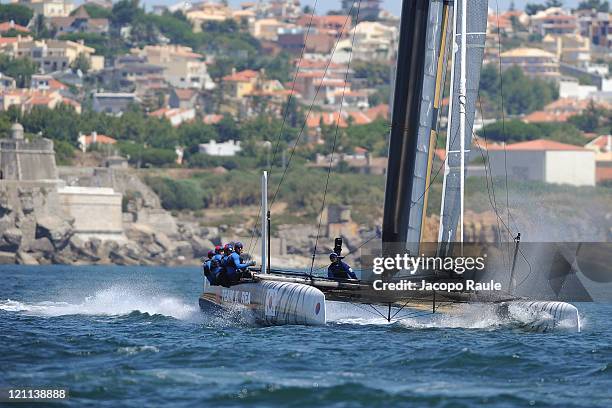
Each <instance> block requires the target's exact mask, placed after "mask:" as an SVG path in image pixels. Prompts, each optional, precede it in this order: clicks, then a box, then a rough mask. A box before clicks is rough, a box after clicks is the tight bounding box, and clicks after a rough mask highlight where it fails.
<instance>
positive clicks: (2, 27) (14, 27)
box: [0, 20, 30, 34]
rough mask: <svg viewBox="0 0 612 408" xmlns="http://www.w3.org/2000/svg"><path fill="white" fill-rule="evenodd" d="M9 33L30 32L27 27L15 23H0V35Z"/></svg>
mask: <svg viewBox="0 0 612 408" xmlns="http://www.w3.org/2000/svg"><path fill="white" fill-rule="evenodd" d="M10 31H17V32H20V33H29V32H30V30H28V28H27V27H24V26H22V25H20V24H17V23H15V22H14V21H13V20H11V21H5V22H3V23H0V34H5V33H8V32H10Z"/></svg>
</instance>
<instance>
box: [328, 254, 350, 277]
mask: <svg viewBox="0 0 612 408" xmlns="http://www.w3.org/2000/svg"><path fill="white" fill-rule="evenodd" d="M342 258H343V257H341V256H338V254H337V253H335V252H332V253H331V254H329V260H330V261H331V264H330V265H329V267H328V268H327V277H328V278H330V279H357V275H355V272H353V269H351V267H350V266H349V265H348V264H347V263H344V262H342Z"/></svg>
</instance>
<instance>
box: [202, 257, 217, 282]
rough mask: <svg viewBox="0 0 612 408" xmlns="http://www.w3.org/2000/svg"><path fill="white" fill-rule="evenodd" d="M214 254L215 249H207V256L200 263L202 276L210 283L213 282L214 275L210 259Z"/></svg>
mask: <svg viewBox="0 0 612 408" xmlns="http://www.w3.org/2000/svg"><path fill="white" fill-rule="evenodd" d="M214 256H215V251H212V250H211V251H208V257H207V259H205V260H204V263H203V264H202V270H203V271H204V276H206V279H208V282H210V284H211V285H214V284H215V275H214V274H213V273H212V259H213V257H214Z"/></svg>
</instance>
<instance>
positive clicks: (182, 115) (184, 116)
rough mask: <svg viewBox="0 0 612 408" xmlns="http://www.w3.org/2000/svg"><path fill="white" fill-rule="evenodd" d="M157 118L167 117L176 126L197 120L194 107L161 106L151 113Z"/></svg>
mask: <svg viewBox="0 0 612 408" xmlns="http://www.w3.org/2000/svg"><path fill="white" fill-rule="evenodd" d="M149 115H150V116H153V117H156V118H166V119H168V121H169V122H170V124H171V125H172V126H174V127H178V126H180V125H182V124H183V123H186V122H192V121H193V120H195V117H196V111H195V109H194V108H161V109H158V110H156V111H154V112H151V113H149Z"/></svg>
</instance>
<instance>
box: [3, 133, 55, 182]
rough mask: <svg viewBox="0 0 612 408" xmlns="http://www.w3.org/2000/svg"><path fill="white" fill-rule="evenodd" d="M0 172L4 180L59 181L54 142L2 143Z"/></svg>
mask: <svg viewBox="0 0 612 408" xmlns="http://www.w3.org/2000/svg"><path fill="white" fill-rule="evenodd" d="M0 171H1V172H2V174H1V177H0V178H2V179H4V180H57V178H58V177H57V168H56V167H55V152H54V151H53V141H51V140H49V139H36V140H33V141H31V142H30V141H27V140H8V139H4V140H2V141H0Z"/></svg>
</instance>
